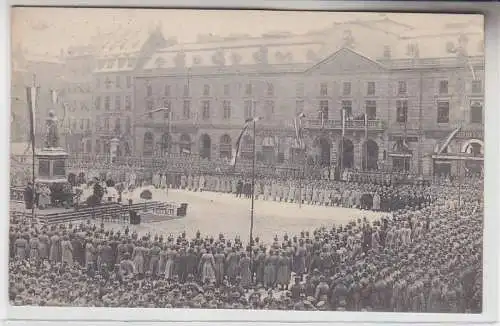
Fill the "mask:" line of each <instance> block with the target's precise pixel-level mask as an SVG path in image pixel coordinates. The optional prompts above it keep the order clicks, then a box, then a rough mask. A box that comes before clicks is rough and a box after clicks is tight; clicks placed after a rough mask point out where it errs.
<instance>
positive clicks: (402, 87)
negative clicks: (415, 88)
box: [398, 80, 406, 94]
mask: <svg viewBox="0 0 500 326" xmlns="http://www.w3.org/2000/svg"><path fill="white" fill-rule="evenodd" d="M398 94H406V82H405V81H404V80H403V81H399V82H398Z"/></svg>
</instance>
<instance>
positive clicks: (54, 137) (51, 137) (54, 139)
mask: <svg viewBox="0 0 500 326" xmlns="http://www.w3.org/2000/svg"><path fill="white" fill-rule="evenodd" d="M46 125H47V136H46V139H45V147H46V148H58V147H60V146H59V132H58V127H57V117H56V114H55V113H54V111H52V110H51V111H49V117H48V118H47V120H46Z"/></svg>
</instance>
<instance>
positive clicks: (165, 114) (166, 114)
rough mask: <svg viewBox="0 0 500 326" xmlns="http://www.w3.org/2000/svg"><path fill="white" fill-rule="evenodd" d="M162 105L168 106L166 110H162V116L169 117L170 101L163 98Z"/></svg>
mask: <svg viewBox="0 0 500 326" xmlns="http://www.w3.org/2000/svg"><path fill="white" fill-rule="evenodd" d="M163 107H164V108H168V110H165V111H163V118H164V119H169V118H170V113H171V112H172V102H170V101H169V100H163Z"/></svg>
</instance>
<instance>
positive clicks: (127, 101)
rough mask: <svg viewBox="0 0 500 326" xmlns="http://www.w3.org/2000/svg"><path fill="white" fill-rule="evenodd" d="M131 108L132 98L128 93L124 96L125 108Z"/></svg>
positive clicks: (127, 109) (128, 109)
mask: <svg viewBox="0 0 500 326" xmlns="http://www.w3.org/2000/svg"><path fill="white" fill-rule="evenodd" d="M131 109H132V100H131V98H130V95H127V96H125V110H126V111H130V110H131Z"/></svg>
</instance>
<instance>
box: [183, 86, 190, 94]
mask: <svg viewBox="0 0 500 326" xmlns="http://www.w3.org/2000/svg"><path fill="white" fill-rule="evenodd" d="M183 94H184V96H189V84H186V85H184V93H183Z"/></svg>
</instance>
